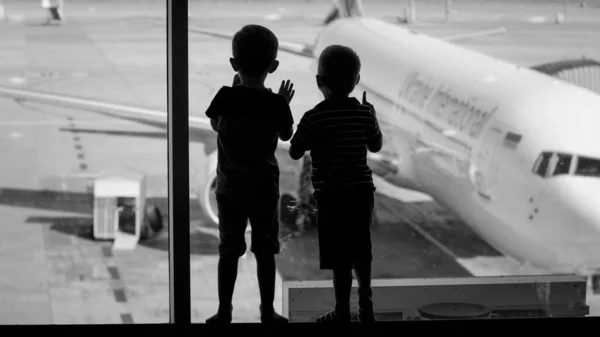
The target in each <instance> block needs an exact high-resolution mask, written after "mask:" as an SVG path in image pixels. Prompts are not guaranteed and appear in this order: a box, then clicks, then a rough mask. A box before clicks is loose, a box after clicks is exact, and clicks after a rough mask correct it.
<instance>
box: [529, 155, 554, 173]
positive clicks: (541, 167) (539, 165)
mask: <svg viewBox="0 0 600 337" xmlns="http://www.w3.org/2000/svg"><path fill="white" fill-rule="evenodd" d="M552 154H553V153H552V152H542V154H541V155H540V156H539V157H538V160H537V161H536V162H535V164H534V166H533V172H534V173H535V174H537V175H539V176H540V177H546V176H547V171H548V167H549V165H550V159H551V158H552Z"/></svg>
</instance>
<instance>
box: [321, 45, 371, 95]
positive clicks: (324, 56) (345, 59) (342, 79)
mask: <svg viewBox="0 0 600 337" xmlns="http://www.w3.org/2000/svg"><path fill="white" fill-rule="evenodd" d="M359 80H360V58H359V57H358V55H357V54H356V52H354V50H352V49H351V48H348V47H346V46H340V45H332V46H329V47H327V48H325V49H324V50H323V52H321V55H320V56H319V70H318V74H317V85H318V86H319V89H321V91H322V92H323V94H325V96H326V97H327V96H348V95H350V93H352V91H353V90H354V87H355V86H356V85H357V84H358V81H359Z"/></svg>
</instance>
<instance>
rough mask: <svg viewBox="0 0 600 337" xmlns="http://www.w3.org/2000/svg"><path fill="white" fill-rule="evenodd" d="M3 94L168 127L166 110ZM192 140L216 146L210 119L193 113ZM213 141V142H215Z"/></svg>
mask: <svg viewBox="0 0 600 337" xmlns="http://www.w3.org/2000/svg"><path fill="white" fill-rule="evenodd" d="M0 97H5V98H8V99H14V100H19V101H29V102H34V103H41V104H48V105H52V106H59V107H63V108H68V109H81V110H86V111H91V112H94V113H98V114H101V115H104V116H109V117H114V118H118V119H122V120H128V121H132V122H135V123H140V124H143V125H148V126H152V127H156V128H159V129H162V130H166V129H167V128H168V115H167V113H166V112H164V111H159V110H152V109H145V108H139V107H132V106H126V105H122V104H114V103H107V102H100V101H94V100H90V99H85V98H78V97H71V96H66V95H56V94H50V93H44V92H39V91H30V90H20V89H13V88H7V87H1V86H0ZM189 126H190V140H192V141H197V142H202V143H210V144H208V145H210V146H207V148H215V147H216V137H211V136H210V135H214V131H213V129H212V127H211V126H210V120H209V119H208V118H206V117H202V116H190V117H189ZM213 143H214V144H213ZM279 147H280V148H288V147H289V142H282V141H279Z"/></svg>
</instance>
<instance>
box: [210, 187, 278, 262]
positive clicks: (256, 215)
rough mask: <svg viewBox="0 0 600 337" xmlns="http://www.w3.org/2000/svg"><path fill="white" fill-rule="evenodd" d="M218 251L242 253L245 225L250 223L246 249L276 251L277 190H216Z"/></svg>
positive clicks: (222, 253)
mask: <svg viewBox="0 0 600 337" xmlns="http://www.w3.org/2000/svg"><path fill="white" fill-rule="evenodd" d="M217 206H218V210H219V236H220V239H221V242H220V244H219V254H220V255H237V256H238V257H240V256H242V255H244V253H246V248H247V246H246V226H247V225H248V219H249V220H250V226H251V227H252V235H251V237H252V244H251V246H250V251H252V252H253V253H254V254H256V255H260V254H279V250H280V245H279V193H276V192H275V193H259V192H258V191H255V193H243V194H237V195H236V194H217Z"/></svg>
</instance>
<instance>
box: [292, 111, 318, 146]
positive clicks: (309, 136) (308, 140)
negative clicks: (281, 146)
mask: <svg viewBox="0 0 600 337" xmlns="http://www.w3.org/2000/svg"><path fill="white" fill-rule="evenodd" d="M314 138H315V131H314V129H313V126H312V125H311V122H310V117H309V116H308V113H305V114H304V116H302V119H300V123H298V128H297V129H296V133H295V134H294V136H293V137H292V140H291V141H290V143H291V144H292V145H293V146H296V147H298V148H300V149H302V150H304V151H310V150H311V149H312V147H313V144H314Z"/></svg>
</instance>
